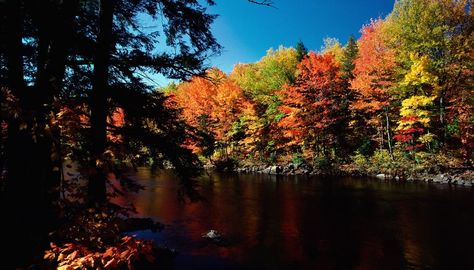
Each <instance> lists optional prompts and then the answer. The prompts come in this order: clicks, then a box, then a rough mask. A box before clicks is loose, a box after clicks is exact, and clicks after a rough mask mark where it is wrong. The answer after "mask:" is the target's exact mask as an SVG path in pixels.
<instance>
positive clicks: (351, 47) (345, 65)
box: [341, 35, 359, 80]
mask: <svg viewBox="0 0 474 270" xmlns="http://www.w3.org/2000/svg"><path fill="white" fill-rule="evenodd" d="M358 53H359V49H358V47H357V43H356V40H355V37H354V35H351V36H350V37H349V40H348V41H347V44H346V47H345V48H344V52H343V54H342V63H341V71H342V78H343V79H349V80H350V79H353V78H354V74H353V73H352V71H353V70H354V68H355V64H354V59H356V57H357V55H358Z"/></svg>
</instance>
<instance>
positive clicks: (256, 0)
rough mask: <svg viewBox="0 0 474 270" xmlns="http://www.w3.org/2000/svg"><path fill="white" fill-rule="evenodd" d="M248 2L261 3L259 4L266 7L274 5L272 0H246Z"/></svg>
mask: <svg viewBox="0 0 474 270" xmlns="http://www.w3.org/2000/svg"><path fill="white" fill-rule="evenodd" d="M247 1H249V2H250V3H253V4H257V5H261V6H267V7H275V6H274V5H273V1H271V0H247Z"/></svg>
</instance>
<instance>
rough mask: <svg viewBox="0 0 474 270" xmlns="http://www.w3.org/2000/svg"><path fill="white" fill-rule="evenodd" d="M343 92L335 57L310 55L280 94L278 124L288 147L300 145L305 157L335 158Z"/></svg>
mask: <svg viewBox="0 0 474 270" xmlns="http://www.w3.org/2000/svg"><path fill="white" fill-rule="evenodd" d="M345 92H346V91H345V88H344V87H343V82H342V78H341V71H340V66H339V64H338V63H337V62H336V60H335V58H334V55H333V54H331V53H326V54H323V55H319V54H317V53H315V52H310V53H309V55H308V57H307V58H305V59H303V61H302V62H301V63H300V65H299V66H298V77H297V78H296V81H295V83H294V84H292V85H287V86H286V87H285V88H284V89H283V90H282V95H283V99H282V103H283V105H282V106H281V107H280V110H281V111H282V112H283V113H285V117H284V118H283V119H282V120H281V121H280V122H279V123H278V125H279V127H281V128H282V129H283V134H284V136H285V138H286V139H288V144H287V145H288V146H293V145H299V146H300V147H301V149H302V150H304V151H305V152H306V154H307V155H309V156H313V157H314V155H321V154H322V155H324V156H325V157H328V158H331V157H334V156H335V155H337V154H338V153H337V150H338V146H339V145H340V144H341V141H340V138H341V137H340V136H338V134H339V132H340V131H341V130H342V129H343V126H344V125H345V124H346V121H345V117H346V115H345V113H344V111H345V109H346V108H345V107H346V106H347V104H345V102H344V99H345V95H346V93H345Z"/></svg>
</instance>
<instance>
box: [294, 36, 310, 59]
mask: <svg viewBox="0 0 474 270" xmlns="http://www.w3.org/2000/svg"><path fill="white" fill-rule="evenodd" d="M295 49H296V55H297V59H298V62H301V60H303V58H304V57H305V56H306V55H307V54H308V49H306V46H305V45H304V43H303V41H301V40H300V41H298V43H296V47H295Z"/></svg>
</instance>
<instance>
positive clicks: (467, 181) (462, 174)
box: [232, 164, 474, 187]
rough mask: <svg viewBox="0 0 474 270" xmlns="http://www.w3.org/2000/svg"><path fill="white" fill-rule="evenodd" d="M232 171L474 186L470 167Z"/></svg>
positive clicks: (284, 167) (272, 167)
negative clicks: (406, 172) (399, 171)
mask: <svg viewBox="0 0 474 270" xmlns="http://www.w3.org/2000/svg"><path fill="white" fill-rule="evenodd" d="M232 171H234V172H236V173H242V174H267V175H309V176H352V177H373V178H376V179H381V180H393V181H405V182H426V183H436V184H449V185H458V186H466V187H472V186H474V171H473V170H470V169H452V170H448V171H447V172H445V173H438V174H422V175H412V176H406V177H403V178H402V177H399V176H394V175H390V174H383V173H379V174H367V173H361V172H354V171H352V172H346V171H344V170H328V171H322V170H318V169H312V168H311V167H310V166H308V165H305V164H302V165H300V166H294V165H293V164H287V165H260V166H257V165H255V166H243V167H237V168H235V169H233V170H232Z"/></svg>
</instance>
